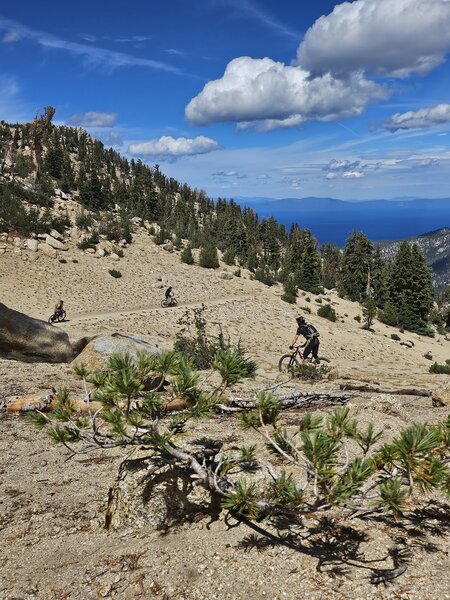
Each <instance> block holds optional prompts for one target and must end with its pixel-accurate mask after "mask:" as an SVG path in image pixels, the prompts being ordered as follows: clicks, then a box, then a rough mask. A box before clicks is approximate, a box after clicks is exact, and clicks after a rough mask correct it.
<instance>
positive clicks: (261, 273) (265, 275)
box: [254, 265, 275, 287]
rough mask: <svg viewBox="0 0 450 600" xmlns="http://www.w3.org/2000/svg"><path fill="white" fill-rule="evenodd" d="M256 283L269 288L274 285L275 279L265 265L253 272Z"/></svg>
mask: <svg viewBox="0 0 450 600" xmlns="http://www.w3.org/2000/svg"><path fill="white" fill-rule="evenodd" d="M254 278H255V279H256V280H257V281H260V282H261V283H264V285H268V286H269V287H271V286H272V285H274V283H275V277H274V276H273V275H272V273H271V272H270V269H269V267H268V266H267V265H266V266H265V267H264V268H262V267H259V268H258V269H256V271H255V277H254Z"/></svg>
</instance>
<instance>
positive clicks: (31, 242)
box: [27, 238, 39, 252]
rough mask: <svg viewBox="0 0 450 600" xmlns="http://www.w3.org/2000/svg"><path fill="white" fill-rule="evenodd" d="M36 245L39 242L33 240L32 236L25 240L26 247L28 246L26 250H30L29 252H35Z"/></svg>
mask: <svg viewBox="0 0 450 600" xmlns="http://www.w3.org/2000/svg"><path fill="white" fill-rule="evenodd" d="M38 245H39V242H38V241H37V240H34V239H32V238H30V239H29V240H27V248H28V250H31V252H37V249H38Z"/></svg>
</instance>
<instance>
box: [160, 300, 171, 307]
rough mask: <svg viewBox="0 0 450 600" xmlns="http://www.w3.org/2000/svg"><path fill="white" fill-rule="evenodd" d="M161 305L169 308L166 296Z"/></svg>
mask: <svg viewBox="0 0 450 600" xmlns="http://www.w3.org/2000/svg"><path fill="white" fill-rule="evenodd" d="M161 306H162V307H163V308H167V307H168V306H169V303H168V302H167V300H166V298H164V300H161Z"/></svg>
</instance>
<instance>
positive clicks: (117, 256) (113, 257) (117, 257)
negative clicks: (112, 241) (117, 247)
mask: <svg viewBox="0 0 450 600" xmlns="http://www.w3.org/2000/svg"><path fill="white" fill-rule="evenodd" d="M109 258H110V259H111V260H120V256H119V255H118V254H116V253H115V252H111V254H110V255H109Z"/></svg>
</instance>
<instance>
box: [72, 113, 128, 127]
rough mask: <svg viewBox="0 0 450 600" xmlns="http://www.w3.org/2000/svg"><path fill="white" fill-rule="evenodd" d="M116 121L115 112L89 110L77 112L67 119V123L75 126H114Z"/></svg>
mask: <svg viewBox="0 0 450 600" xmlns="http://www.w3.org/2000/svg"><path fill="white" fill-rule="evenodd" d="M116 122H117V113H115V112H96V111H88V112H84V113H77V114H75V115H72V116H71V117H69V119H67V124H68V125H72V126H73V127H114V125H115V124H116Z"/></svg>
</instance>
